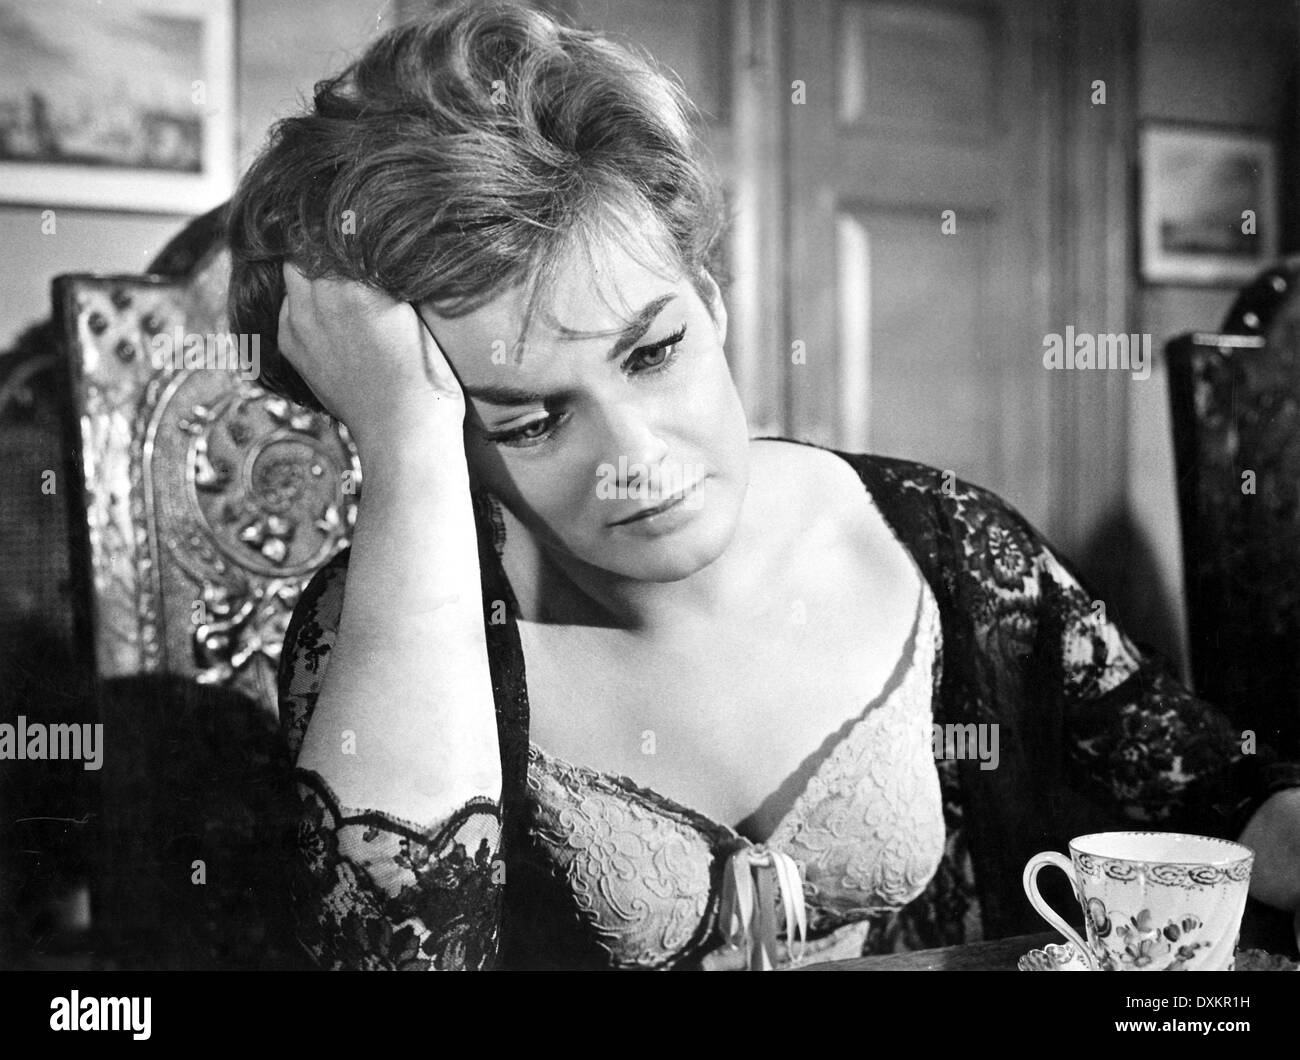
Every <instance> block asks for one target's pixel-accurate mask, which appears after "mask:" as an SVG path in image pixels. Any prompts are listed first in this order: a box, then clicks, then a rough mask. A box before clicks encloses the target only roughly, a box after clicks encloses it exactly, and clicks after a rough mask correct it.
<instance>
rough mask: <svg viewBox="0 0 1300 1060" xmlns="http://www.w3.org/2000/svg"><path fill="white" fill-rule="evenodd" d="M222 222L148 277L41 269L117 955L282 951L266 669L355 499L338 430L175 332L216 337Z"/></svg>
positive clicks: (254, 960)
mask: <svg viewBox="0 0 1300 1060" xmlns="http://www.w3.org/2000/svg"><path fill="white" fill-rule="evenodd" d="M222 218H223V214H222V211H220V210H218V211H214V212H213V213H212V214H209V215H207V216H205V217H203V218H200V219H199V220H198V221H196V222H194V223H193V224H192V225H191V226H190V227H189V228H187V229H186V230H185V232H183V233H182V234H181V236H179V237H178V238H177V239H176V240H174V241H173V242H172V244H170V245H169V246H168V248H167V249H166V250H165V251H164V252H163V254H162V255H161V256H160V257H159V259H158V260H157V261H156V262H155V263H154V267H155V269H156V270H157V271H155V272H152V273H151V274H149V275H143V276H96V275H80V274H78V275H65V276H60V277H58V278H57V279H56V280H55V282H54V313H55V323H56V326H57V327H58V328H59V329H60V331H61V334H62V338H63V345H64V354H65V363H66V365H67V368H68V375H67V384H68V386H69V387H70V398H71V415H70V416H69V417H68V421H69V428H70V434H71V437H69V438H68V452H69V454H70V455H71V457H72V459H71V461H70V463H69V466H68V469H67V472H68V474H69V475H70V476H71V480H72V481H71V486H72V488H71V489H70V490H69V493H70V494H71V502H72V507H71V509H70V517H69V527H70V532H71V533H70V539H71V550H72V557H73V563H72V566H73V569H74V574H75V576H77V577H78V578H79V582H78V587H79V590H80V591H79V592H78V593H77V594H76V597H77V599H78V600H79V601H80V602H81V604H82V605H83V606H82V607H81V608H80V609H79V613H78V614H77V616H76V620H77V624H78V629H79V636H78V643H79V644H84V645H86V646H87V649H88V650H93V667H92V668H93V672H94V674H95V675H96V677H97V689H98V694H97V700H98V702H99V706H100V711H101V715H102V720H103V722H104V726H105V728H104V766H103V771H102V784H101V791H102V805H101V812H102V815H103V816H102V825H103V828H102V839H103V851H104V860H103V864H102V867H101V871H100V873H99V883H100V887H99V893H98V894H97V895H96V897H95V919H96V922H97V923H98V924H99V925H101V927H102V933H101V936H100V937H101V938H102V945H103V948H104V953H105V954H106V955H107V956H108V957H110V958H111V959H113V960H117V961H122V962H126V963H129V964H134V965H137V966H141V965H143V966H171V967H175V966H185V967H194V966H201V967H212V966H217V967H222V966H237V967H247V966H250V965H253V966H257V965H260V966H267V965H269V966H277V967H278V966H283V965H284V964H285V963H292V957H293V955H292V954H290V953H288V952H287V951H285V952H282V951H281V947H282V946H283V943H282V942H281V941H280V940H279V939H278V938H276V937H275V936H276V931H277V929H278V927H279V925H278V924H277V923H274V922H273V921H274V920H275V919H276V917H277V912H276V909H275V908H274V901H275V900H276V898H277V897H278V895H277V892H276V887H277V881H276V880H275V879H274V878H273V877H274V861H275V858H274V848H275V847H276V844H277V843H278V842H279V837H278V836H277V834H276V833H275V831H274V822H275V821H276V799H277V798H278V797H279V794H280V793H279V789H278V787H277V776H278V774H277V772H276V770H277V768H278V767H279V766H280V765H281V764H282V763H280V762H279V760H278V746H279V742H278V740H277V739H276V733H277V728H278V716H277V709H276V692H275V675H276V667H277V664H278V660H279V653H280V644H281V641H282V639H283V637H284V632H285V628H286V626H287V624H288V621H289V618H290V616H291V614H292V612H293V608H294V605H295V603H296V602H297V600H298V596H299V594H300V592H301V591H302V589H303V588H305V586H306V584H307V582H308V581H309V580H310V579H311V577H312V575H313V574H314V573H315V572H316V571H317V570H318V569H319V568H320V567H321V566H322V565H323V564H324V563H325V562H326V561H328V560H329V559H330V558H331V557H332V556H333V555H334V554H335V553H336V552H338V551H339V550H340V549H342V548H343V547H345V546H346V544H347V542H348V537H349V533H350V530H351V528H352V526H353V524H354V521H355V517H356V502H357V498H358V495H359V483H360V465H359V463H358V460H357V454H356V450H355V448H354V447H353V445H352V444H351V441H350V439H349V437H348V435H347V433H346V430H345V429H344V428H343V427H342V426H341V425H338V424H336V423H335V422H334V421H333V420H331V419H330V418H329V417H327V416H324V415H321V414H317V413H314V412H310V411H308V410H305V409H302V408H300V407H298V406H296V405H293V404H291V403H289V402H286V401H285V400H284V399H282V398H278V397H275V396H274V395H272V394H270V393H268V392H267V391H265V390H263V389H262V388H261V386H259V384H258V381H257V379H256V378H252V377H246V375H245V374H244V373H241V372H240V371H239V365H238V362H237V361H234V362H232V361H231V360H227V359H224V354H223V355H221V356H218V357H211V356H209V359H208V360H207V361H206V363H201V362H200V361H199V360H198V359H196V357H195V356H194V355H193V351H196V350H198V349H199V348H200V347H199V346H198V342H199V341H200V340H197V339H195V340H192V341H191V344H190V345H189V346H188V347H187V346H186V343H185V341H184V340H186V339H189V337H191V336H209V335H212V336H224V335H225V334H226V333H227V330H228V327H227V321H226V313H225V300H226V283H227V280H228V277H229V268H230V263H229V254H228V251H227V249H226V247H225V245H224V238H223V225H222ZM159 336H161V337H162V338H161V339H160V338H159ZM178 340H179V341H178ZM187 348H188V349H189V350H190V351H191V356H190V357H189V358H188V359H187V358H186V357H185V350H186V349H187ZM169 349H175V350H176V351H177V352H178V354H179V356H176V355H173V356H170V357H169V356H167V354H168V352H169ZM203 349H205V350H212V351H216V350H217V349H218V347H217V346H216V344H215V343H213V344H209V343H207V342H206V341H205V345H204V347H203ZM252 349H253V347H252V345H251V343H250V344H249V345H248V346H246V347H245V352H246V353H251V351H252ZM226 352H230V351H226ZM245 364H247V362H245ZM187 365H188V367H187ZM160 909H161V910H163V911H164V912H165V914H166V915H165V916H161V917H160V916H159V915H158V910H160Z"/></svg>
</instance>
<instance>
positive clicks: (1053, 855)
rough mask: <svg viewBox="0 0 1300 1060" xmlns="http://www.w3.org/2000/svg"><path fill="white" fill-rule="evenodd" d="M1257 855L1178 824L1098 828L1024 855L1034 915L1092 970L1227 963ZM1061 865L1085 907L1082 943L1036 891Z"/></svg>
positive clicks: (1210, 967)
mask: <svg viewBox="0 0 1300 1060" xmlns="http://www.w3.org/2000/svg"><path fill="white" fill-rule="evenodd" d="M1254 860H1255V855H1254V854H1253V853H1252V852H1251V851H1250V849H1249V848H1248V847H1244V846H1242V845H1241V844H1240V843H1232V842H1229V841H1228V840H1226V839H1211V838H1209V837H1208V836H1199V835H1184V834H1182V833H1178V832H1097V833H1095V834H1093V835H1084V836H1079V837H1078V838H1076V839H1072V840H1070V857H1069V858H1067V857H1066V856H1065V855H1064V854H1058V853H1057V852H1056V851H1054V850H1049V851H1045V852H1044V853H1041V854H1035V855H1034V856H1033V857H1032V858H1030V859H1029V862H1028V864H1026V865H1025V874H1024V885H1025V894H1027V895H1028V896H1029V901H1030V903H1031V904H1032V905H1033V907H1034V909H1036V910H1037V911H1038V914H1039V916H1041V917H1042V918H1043V919H1044V920H1046V921H1047V922H1048V923H1049V924H1051V925H1052V927H1054V928H1056V930H1057V931H1059V932H1061V934H1063V935H1064V936H1065V937H1066V938H1067V939H1069V940H1070V941H1071V942H1073V943H1074V944H1075V946H1077V947H1078V948H1079V952H1080V953H1081V954H1083V956H1084V959H1085V960H1086V961H1087V962H1088V967H1089V968H1090V969H1092V970H1093V971H1143V972H1158V971H1170V972H1172V971H1231V970H1232V964H1233V954H1234V953H1235V951H1236V948H1237V937H1238V933H1239V931H1240V929H1241V914H1242V910H1244V909H1245V907H1246V892H1247V891H1248V890H1249V888H1250V869H1251V865H1252V864H1253V862H1254ZM1049 865H1054V866H1056V867H1057V868H1058V869H1061V870H1062V871H1063V872H1064V873H1065V874H1066V875H1067V876H1068V877H1069V878H1070V884H1071V886H1072V887H1073V888H1074V895H1075V897H1076V898H1077V899H1078V900H1079V905H1080V906H1081V907H1082V908H1083V921H1084V927H1085V930H1086V931H1087V933H1088V941H1087V942H1086V943H1085V942H1084V941H1083V939H1081V938H1080V937H1079V935H1078V932H1076V931H1075V930H1074V929H1073V928H1072V927H1070V925H1069V924H1067V923H1066V922H1065V920H1063V919H1062V918H1061V917H1060V916H1059V915H1058V914H1057V913H1056V911H1055V910H1054V909H1052V907H1051V906H1049V905H1048V904H1047V903H1046V902H1045V901H1043V897H1042V895H1040V894H1039V893H1038V886H1037V877H1038V873H1039V872H1040V871H1041V870H1042V869H1044V868H1046V867H1047V866H1049Z"/></svg>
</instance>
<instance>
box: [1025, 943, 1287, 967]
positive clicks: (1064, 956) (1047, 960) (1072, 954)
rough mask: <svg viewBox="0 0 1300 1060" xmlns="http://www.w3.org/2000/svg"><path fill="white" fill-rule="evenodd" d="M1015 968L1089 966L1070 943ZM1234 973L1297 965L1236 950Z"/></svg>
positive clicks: (1032, 956) (1272, 955)
mask: <svg viewBox="0 0 1300 1060" xmlns="http://www.w3.org/2000/svg"><path fill="white" fill-rule="evenodd" d="M1016 968H1017V969H1019V970H1020V971H1022V972H1086V971H1087V970H1088V963H1087V962H1086V961H1085V960H1084V959H1083V954H1081V953H1080V952H1079V949H1078V947H1077V946H1075V945H1074V944H1073V943H1070V942H1059V943H1049V944H1048V945H1047V946H1044V947H1043V948H1042V949H1041V950H1030V951H1029V952H1028V953H1026V954H1025V955H1024V956H1023V957H1021V958H1020V960H1018V961H1017V962H1016ZM1233 971H1237V972H1296V971H1300V964H1297V963H1296V962H1295V961H1293V960H1290V959H1288V958H1286V957H1281V956H1278V955H1277V954H1275V953H1267V952H1265V951H1264V950H1238V951H1237V956H1236V960H1235V962H1234V964H1233Z"/></svg>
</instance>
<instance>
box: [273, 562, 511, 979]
mask: <svg viewBox="0 0 1300 1060" xmlns="http://www.w3.org/2000/svg"><path fill="white" fill-rule="evenodd" d="M346 572H347V553H346V552H345V553H341V554H340V555H339V556H337V557H335V559H334V560H333V561H331V562H330V563H329V564H328V565H327V566H326V567H324V568H323V569H322V570H321V571H320V572H319V573H318V574H317V575H316V577H315V578H314V579H313V580H312V582H311V584H310V585H309V586H308V587H307V589H306V591H305V592H304V593H303V596H302V599H301V600H300V601H299V603H298V606H297V607H296V608H295V610H294V615H293V620H292V621H291V622H290V624H289V629H288V632H287V634H286V636H285V642H284V647H283V650H282V652H281V660H280V675H279V691H280V716H281V726H282V731H283V735H284V739H285V742H286V743H287V745H288V748H289V753H290V756H291V758H292V760H294V761H296V760H297V757H298V752H299V750H300V749H301V747H302V741H303V735H304V733H305V732H306V730H307V724H308V722H309V721H310V720H311V713H312V709H313V708H314V707H315V703H316V697H317V694H318V692H319V689H320V685H321V681H322V679H323V677H324V674H325V669H326V667H327V666H328V664H329V656H330V652H331V650H332V648H333V645H334V639H335V634H336V631H337V628H338V619H339V614H340V612H341V610H342V601H343V587H344V582H345V580H346ZM292 780H293V787H294V795H295V797H294V800H293V807H294V810H295V811H296V820H295V824H296V832H295V842H294V844H293V852H292V853H293V865H292V870H291V890H292V895H293V908H294V920H295V928H296V933H297V937H298V941H299V942H300V943H301V944H302V945H303V947H304V948H305V949H306V950H307V951H308V953H310V954H311V956H312V957H313V959H314V960H315V961H316V963H317V964H318V965H319V966H320V967H322V968H327V969H392V970H409V971H426V970H441V969H448V970H452V969H455V970H459V969H482V968H487V967H490V966H491V965H492V964H493V962H494V961H495V959H496V955H497V948H498V943H499V925H500V920H501V913H502V900H503V894H504V882H505V873H504V862H503V861H502V860H501V859H500V857H499V853H500V850H501V846H502V843H501V839H502V831H503V829H502V820H501V813H500V808H499V806H498V805H497V803H495V802H493V801H492V800H490V799H477V800H472V801H471V802H469V803H466V804H465V806H463V807H461V808H460V809H459V810H457V811H456V812H455V813H454V814H452V815H451V816H450V817H449V818H448V820H446V821H444V822H441V823H440V825H439V826H437V827H436V828H433V829H429V828H421V827H419V826H417V825H414V824H412V823H410V822H407V821H402V820H400V819H398V818H396V817H393V816H392V815H390V814H386V813H382V812H378V811H375V810H368V809H354V808H349V807H342V806H340V805H339V802H338V799H337V798H336V797H335V794H334V792H333V791H332V790H331V789H330V787H329V785H327V784H326V783H325V781H324V779H323V778H322V777H321V776H320V775H319V774H317V773H316V772H314V771H312V770H306V769H301V768H295V769H294V770H293V773H292Z"/></svg>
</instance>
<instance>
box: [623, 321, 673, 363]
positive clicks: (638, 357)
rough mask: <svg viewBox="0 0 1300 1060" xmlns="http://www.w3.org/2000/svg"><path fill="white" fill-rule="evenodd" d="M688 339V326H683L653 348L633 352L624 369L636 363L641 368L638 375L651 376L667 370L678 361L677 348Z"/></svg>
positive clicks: (642, 347) (646, 347)
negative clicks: (683, 340)
mask: <svg viewBox="0 0 1300 1060" xmlns="http://www.w3.org/2000/svg"><path fill="white" fill-rule="evenodd" d="M685 337H686V325H685V324H683V325H682V326H681V327H680V328H678V329H677V331H675V332H674V333H673V334H671V335H669V336H668V337H667V338H666V339H662V340H661V341H659V342H656V343H655V344H654V345H653V346H641V347H639V348H638V349H636V350H634V351H632V356H631V357H629V358H628V359H627V360H626V361H625V362H624V367H627V366H628V365H629V364H632V363H633V362H635V363H636V364H637V365H638V366H639V370H638V371H636V372H635V373H634V374H636V375H651V374H653V373H655V372H662V371H665V370H667V369H668V368H669V367H670V366H671V365H672V364H673V362H674V361H676V360H677V346H678V344H679V343H680V342H681V341H682V339H684V338H685Z"/></svg>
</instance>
